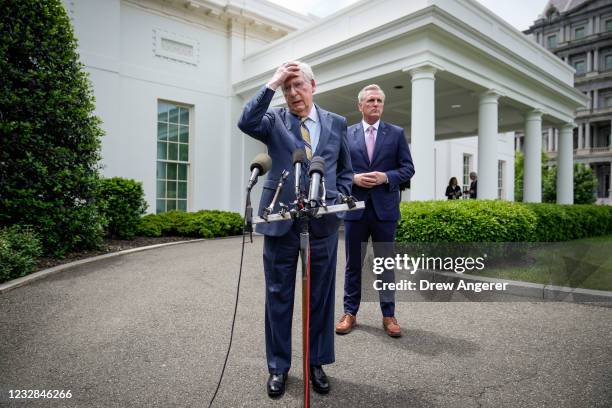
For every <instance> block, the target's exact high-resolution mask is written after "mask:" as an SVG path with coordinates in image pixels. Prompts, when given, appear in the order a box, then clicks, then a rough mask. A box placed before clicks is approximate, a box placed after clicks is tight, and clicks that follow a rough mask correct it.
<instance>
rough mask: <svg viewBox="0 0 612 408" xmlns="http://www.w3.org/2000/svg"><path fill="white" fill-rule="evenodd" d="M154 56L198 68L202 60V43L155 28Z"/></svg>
mask: <svg viewBox="0 0 612 408" xmlns="http://www.w3.org/2000/svg"><path fill="white" fill-rule="evenodd" d="M153 54H155V55H156V56H158V57H161V58H166V59H170V60H174V61H178V62H182V63H187V64H190V65H195V66H197V65H198V63H199V59H200V43H199V42H198V41H197V40H194V39H192V38H188V37H185V36H182V35H179V34H175V33H171V32H169V31H165V30H162V29H160V28H155V29H153Z"/></svg>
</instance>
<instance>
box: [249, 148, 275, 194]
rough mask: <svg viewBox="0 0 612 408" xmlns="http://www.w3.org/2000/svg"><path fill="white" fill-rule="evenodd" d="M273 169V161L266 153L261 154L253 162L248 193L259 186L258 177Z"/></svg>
mask: <svg viewBox="0 0 612 408" xmlns="http://www.w3.org/2000/svg"><path fill="white" fill-rule="evenodd" d="M271 167H272V159H271V158H270V156H268V155H267V154H266V153H259V154H258V155H257V156H255V158H254V159H253V161H252V162H251V177H250V178H249V183H248V184H247V191H251V189H252V188H253V186H254V185H255V184H257V177H259V176H263V175H264V174H266V173H267V172H268V170H270V168H271Z"/></svg>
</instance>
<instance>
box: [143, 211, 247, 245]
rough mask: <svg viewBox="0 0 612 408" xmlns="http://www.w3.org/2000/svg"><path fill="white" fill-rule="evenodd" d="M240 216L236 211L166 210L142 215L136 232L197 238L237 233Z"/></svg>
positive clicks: (238, 232) (239, 229) (240, 227)
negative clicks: (189, 211)
mask: <svg viewBox="0 0 612 408" xmlns="http://www.w3.org/2000/svg"><path fill="white" fill-rule="evenodd" d="M242 223H243V221H242V217H241V216H240V215H239V214H238V213H233V212H228V211H218V210H201V211H198V212H194V213H187V212H184V211H168V212H165V213H160V214H149V215H145V216H144V217H142V219H141V222H140V227H139V229H138V232H137V234H138V235H143V236H149V237H159V236H162V235H163V236H172V235H177V236H185V237H199V238H214V237H226V236H231V235H239V234H240V233H241V231H242Z"/></svg>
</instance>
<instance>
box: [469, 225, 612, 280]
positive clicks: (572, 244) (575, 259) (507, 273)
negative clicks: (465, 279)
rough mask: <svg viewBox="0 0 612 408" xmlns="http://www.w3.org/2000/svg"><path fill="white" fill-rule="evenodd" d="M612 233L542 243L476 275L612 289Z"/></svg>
mask: <svg viewBox="0 0 612 408" xmlns="http://www.w3.org/2000/svg"><path fill="white" fill-rule="evenodd" d="M611 243H612V235H605V236H600V237H591V238H584V239H577V240H573V241H567V242H559V243H540V244H537V245H535V246H534V247H533V248H532V249H529V250H527V251H526V253H525V256H524V257H522V258H521V259H520V260H516V259H508V260H507V264H505V265H501V266H492V267H490V268H489V267H486V268H484V269H483V270H482V271H479V272H477V273H474V271H473V272H471V273H470V274H472V275H475V276H488V277H492V278H501V279H510V280H517V281H524V282H533V283H541V284H547V285H556V286H569V287H572V288H584V289H597V290H607V291H612V245H611Z"/></svg>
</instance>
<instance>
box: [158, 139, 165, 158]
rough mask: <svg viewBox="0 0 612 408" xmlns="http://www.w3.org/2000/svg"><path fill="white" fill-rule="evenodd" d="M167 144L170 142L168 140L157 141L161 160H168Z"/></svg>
mask: <svg viewBox="0 0 612 408" xmlns="http://www.w3.org/2000/svg"><path fill="white" fill-rule="evenodd" d="M167 146H168V143H166V142H157V158H158V159H160V160H166V159H167V154H168V153H167Z"/></svg>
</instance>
